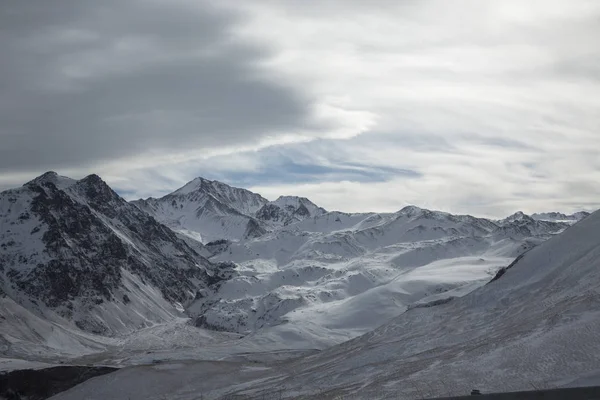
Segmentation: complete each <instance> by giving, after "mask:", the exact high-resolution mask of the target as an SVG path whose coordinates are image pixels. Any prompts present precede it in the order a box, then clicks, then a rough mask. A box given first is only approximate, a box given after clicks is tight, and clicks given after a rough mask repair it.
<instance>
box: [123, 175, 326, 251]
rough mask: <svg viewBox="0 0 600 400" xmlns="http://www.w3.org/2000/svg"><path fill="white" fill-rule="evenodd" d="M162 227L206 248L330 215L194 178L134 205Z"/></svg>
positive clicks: (297, 200) (302, 202) (294, 201)
mask: <svg viewBox="0 0 600 400" xmlns="http://www.w3.org/2000/svg"><path fill="white" fill-rule="evenodd" d="M132 203H133V204H135V205H136V206H138V207H139V208H140V209H141V210H143V211H145V212H147V213H148V214H150V215H152V216H153V217H155V218H156V219H157V220H158V221H160V222H162V223H164V224H166V225H167V226H169V227H170V228H172V229H173V230H175V231H178V232H180V233H183V234H185V235H188V236H190V237H192V238H194V239H196V240H199V241H201V242H203V243H205V244H206V243H210V242H213V241H216V240H223V239H226V240H235V241H238V240H246V239H252V238H256V237H259V236H262V235H264V234H265V233H266V232H268V231H271V230H273V229H276V228H278V227H280V226H284V225H289V224H292V223H294V222H299V221H303V220H305V219H308V218H311V217H315V216H319V215H322V214H324V213H325V212H326V211H325V210H324V209H323V208H321V207H318V206H317V205H315V204H314V203H313V202H311V201H310V200H308V199H307V198H305V197H297V196H281V197H279V198H278V199H277V200H275V201H268V200H267V199H265V198H263V197H262V196H261V195H259V194H257V193H252V192H250V191H249V190H246V189H240V188H235V187H232V186H229V185H227V184H224V183H221V182H218V181H210V180H207V179H204V178H196V179H194V180H193V181H191V182H189V183H187V184H186V185H185V186H184V187H182V188H180V189H178V190H176V191H174V192H173V193H170V194H168V195H166V196H164V197H162V198H160V199H154V198H148V199H145V200H142V199H140V200H136V201H133V202H132Z"/></svg>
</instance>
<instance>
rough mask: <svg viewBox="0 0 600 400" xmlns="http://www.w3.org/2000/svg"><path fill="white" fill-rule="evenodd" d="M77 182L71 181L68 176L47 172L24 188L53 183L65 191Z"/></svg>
mask: <svg viewBox="0 0 600 400" xmlns="http://www.w3.org/2000/svg"><path fill="white" fill-rule="evenodd" d="M76 182H77V181H76V180H75V179H71V178H68V177H66V176H61V175H58V174H57V173H56V172H54V171H48V172H45V173H43V174H42V175H40V176H38V177H37V178H34V179H32V180H31V181H29V182H27V183H26V184H25V185H23V186H29V185H43V184H44V183H52V184H54V185H55V186H56V187H58V188H59V189H65V188H67V187H69V186H71V185H73V184H74V183H76Z"/></svg>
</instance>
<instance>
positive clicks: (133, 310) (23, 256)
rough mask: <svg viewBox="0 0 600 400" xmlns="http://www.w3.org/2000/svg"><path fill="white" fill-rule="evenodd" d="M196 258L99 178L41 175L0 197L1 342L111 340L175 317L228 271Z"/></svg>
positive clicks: (196, 251)
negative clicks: (94, 337)
mask: <svg viewBox="0 0 600 400" xmlns="http://www.w3.org/2000/svg"><path fill="white" fill-rule="evenodd" d="M203 251H205V250H204V248H203V246H202V245H201V244H200V243H197V242H194V243H191V242H189V243H188V242H187V241H186V240H183V239H181V238H180V237H178V236H177V235H176V234H175V233H174V232H173V231H172V230H170V229H169V228H167V227H166V226H164V225H161V224H160V223H158V222H157V221H156V220H155V219H154V218H152V217H150V216H149V215H148V214H146V213H144V212H142V211H140V210H139V209H138V208H137V207H135V206H133V205H132V204H130V203H128V202H127V201H125V200H124V199H122V198H121V197H119V196H118V195H117V194H116V193H115V192H114V191H113V190H112V189H111V188H110V187H109V186H108V185H107V184H106V183H104V182H103V181H102V180H101V179H100V178H99V177H98V176H96V175H90V176H88V177H86V178H84V179H81V180H79V181H76V180H72V179H69V178H65V177H61V176H58V175H57V174H56V173H54V172H48V173H46V174H44V175H42V176H40V177H38V178H36V179H34V180H33V181H31V182H28V183H26V184H25V185H24V186H22V187H21V188H18V189H12V190H7V191H5V192H2V193H0V308H1V309H2V318H0V337H2V339H1V340H0V341H2V342H6V343H9V344H10V346H9V347H13V348H19V347H22V346H25V347H27V346H30V345H31V342H28V341H29V340H33V341H34V342H40V344H41V345H47V346H50V347H52V346H54V345H56V346H59V347H60V346H61V345H62V344H65V343H70V340H67V339H66V337H67V336H69V334H70V333H69V332H71V333H72V332H79V333H77V335H80V336H81V335H83V332H90V333H95V334H101V335H104V336H112V335H116V334H124V333H129V332H132V331H135V330H137V329H139V328H141V327H144V326H148V325H152V324H155V323H158V322H164V321H168V320H172V319H174V318H176V317H178V316H180V315H181V308H182V305H186V304H188V303H189V302H190V301H192V300H193V299H195V298H196V296H197V295H198V294H199V293H200V292H201V291H202V290H204V289H206V288H207V287H208V286H210V285H211V284H215V283H217V282H218V281H220V280H222V279H225V278H227V277H228V274H230V273H231V271H229V270H228V269H227V268H226V267H223V266H220V267H219V266H215V265H213V264H212V263H210V262H209V261H208V260H207V259H206V258H204V257H203V256H202V255H201V254H200V253H202V252H203ZM55 328H56V329H55ZM67 331H69V332H67Z"/></svg>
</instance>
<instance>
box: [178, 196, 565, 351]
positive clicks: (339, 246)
mask: <svg viewBox="0 0 600 400" xmlns="http://www.w3.org/2000/svg"><path fill="white" fill-rule="evenodd" d="M566 226H568V225H566V224H557V223H550V222H543V221H535V220H533V219H531V218H530V217H528V216H525V215H519V216H516V217H511V218H508V219H507V220H505V221H501V222H498V223H496V222H493V221H490V220H487V219H481V218H475V217H472V216H468V215H452V214H448V213H443V212H438V211H431V210H425V209H421V208H418V207H414V206H410V207H405V208H404V209H402V210H400V211H398V212H397V213H390V214H373V213H368V214H344V213H340V212H326V213H324V214H320V215H317V216H314V217H312V218H307V219H305V220H302V221H298V222H296V223H292V224H289V225H285V226H283V227H281V228H279V229H275V230H273V231H271V232H269V233H266V234H264V235H262V236H261V237H258V238H255V239H252V240H245V241H240V242H225V243H220V244H219V246H215V247H210V249H211V250H213V251H215V252H216V253H217V254H216V255H215V256H214V257H213V258H212V259H213V260H218V261H233V262H235V263H237V264H238V268H237V272H238V275H237V276H235V277H233V278H232V279H231V280H229V281H227V282H225V283H224V284H223V285H221V286H220V287H219V290H218V291H216V292H214V293H210V294H209V295H207V296H205V297H203V298H202V299H199V300H198V301H196V302H195V303H194V304H192V305H191V306H190V308H189V312H190V313H191V314H192V316H195V317H196V318H197V319H196V323H197V324H198V325H199V326H202V327H206V328H209V329H218V330H226V331H231V332H237V333H240V334H251V335H252V336H253V338H254V339H255V340H257V341H259V342H261V343H268V342H276V341H283V342H287V343H288V345H289V346H293V347H294V348H319V349H322V348H326V347H328V346H331V345H333V344H336V343H340V342H342V341H345V340H348V339H350V338H353V337H356V336H358V335H360V334H363V333H365V332H368V331H369V330H371V329H373V328H374V327H377V326H379V325H381V324H383V323H385V322H387V321H389V320H390V319H391V318H393V317H395V316H397V315H399V314H401V313H402V312H404V311H405V310H406V309H407V308H408V307H411V306H413V305H414V304H416V303H418V302H419V301H423V300H424V299H429V298H434V297H435V296H436V295H440V294H443V293H446V294H447V296H450V295H451V296H462V295H464V294H466V293H468V292H470V291H471V290H474V289H475V288H477V287H479V286H480V285H482V284H483V283H484V282H485V281H486V280H488V279H490V277H491V276H493V275H494V274H495V273H496V271H497V270H499V269H500V268H502V267H505V266H507V265H509V264H510V263H511V262H512V260H513V259H514V258H515V257H517V256H519V255H520V254H522V253H523V252H525V251H527V250H529V249H530V248H532V247H533V246H535V245H537V244H539V243H541V242H543V241H544V240H546V239H547V238H548V237H550V236H552V235H553V234H556V233H557V232H560V231H562V230H563V229H564V228H565V227H566ZM416 277H418V278H416ZM432 296H434V297H432Z"/></svg>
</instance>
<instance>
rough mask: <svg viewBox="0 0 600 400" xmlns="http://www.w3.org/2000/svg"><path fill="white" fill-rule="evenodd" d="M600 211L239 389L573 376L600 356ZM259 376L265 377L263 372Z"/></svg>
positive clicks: (410, 390)
mask: <svg viewBox="0 0 600 400" xmlns="http://www.w3.org/2000/svg"><path fill="white" fill-rule="evenodd" d="M599 235H600V212H596V213H594V214H592V215H591V216H589V217H588V218H586V219H584V220H582V221H581V222H580V223H578V224H576V225H574V226H573V227H571V228H569V229H567V230H566V231H565V232H564V233H562V234H560V235H558V236H556V237H553V238H551V239H550V240H548V241H547V242H545V243H543V244H541V245H539V246H537V247H535V248H533V249H532V250H530V251H529V252H527V253H526V254H524V255H523V256H522V257H520V258H519V259H518V260H517V261H516V262H514V263H512V264H511V265H510V267H509V268H507V269H505V270H503V273H502V274H498V278H497V279H493V280H492V281H491V282H489V283H488V284H487V285H485V286H482V287H481V288H479V289H477V290H475V291H473V292H472V293H470V294H468V295H466V296H464V297H462V298H459V299H452V298H451V297H450V296H447V295H444V296H441V297H439V298H438V299H437V301H435V302H421V303H420V304H419V305H416V306H415V307H412V308H411V309H410V310H408V311H407V312H405V313H403V314H402V315H400V316H399V317H397V318H395V319H394V320H392V321H390V322H389V323H387V324H385V325H383V326H381V327H380V328H378V329H376V330H374V331H373V332H370V333H367V334H366V335H363V336H361V337H359V338H356V339H354V340H351V341H349V342H346V343H344V344H341V345H339V346H334V347H332V348H330V349H328V350H326V351H323V352H321V353H319V354H317V355H314V356H309V357H306V358H302V359H299V360H298V361H295V362H292V363H290V364H289V365H288V366H287V369H286V371H288V372H287V373H285V372H283V371H282V369H281V368H278V369H277V374H275V371H273V373H271V374H270V377H269V376H268V374H265V376H263V377H262V379H261V383H258V384H256V385H255V386H254V387H251V388H247V389H242V390H240V391H239V392H238V393H237V394H238V395H242V394H246V395H249V397H248V398H260V395H262V394H264V393H273V392H275V390H276V389H277V390H283V391H284V392H285V393H294V395H295V396H301V395H305V396H308V397H310V395H311V394H314V390H312V389H313V388H319V390H318V391H319V392H320V393H321V394H320V395H318V396H316V395H315V398H321V397H319V396H322V397H325V394H326V395H327V396H331V397H335V396H343V395H352V394H355V395H358V398H387V397H386V396H393V397H394V398H396V397H397V396H401V397H406V398H422V397H439V396H449V395H459V394H466V393H468V392H469V391H470V390H471V389H472V388H478V389H481V390H482V391H483V392H488V393H489V392H494V391H513V390H531V389H533V388H549V387H557V386H561V385H568V384H569V382H572V381H575V382H576V381H577V378H579V377H584V376H589V375H590V374H595V376H598V371H599V370H598V368H599V366H600V341H598V340H597V332H598V329H600V291H599V289H598V288H599V287H600V242H599V241H598V237H599ZM257 381H258V380H257Z"/></svg>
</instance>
